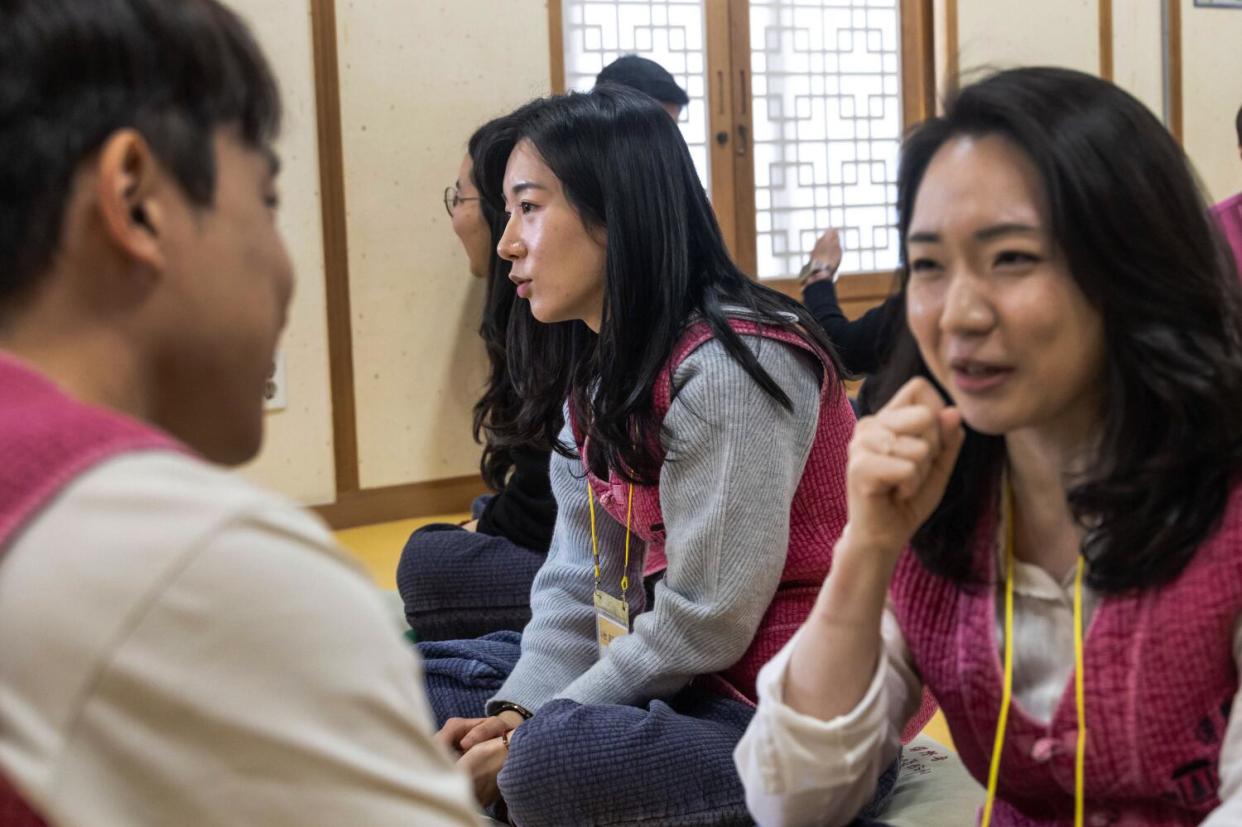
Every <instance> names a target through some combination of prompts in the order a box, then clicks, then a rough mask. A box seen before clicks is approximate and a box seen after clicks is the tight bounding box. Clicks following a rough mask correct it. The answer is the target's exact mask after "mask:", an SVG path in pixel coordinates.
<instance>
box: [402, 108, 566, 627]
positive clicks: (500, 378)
mask: <svg viewBox="0 0 1242 827" xmlns="http://www.w3.org/2000/svg"><path fill="white" fill-rule="evenodd" d="M508 128H509V126H508V124H507V122H506V121H505V119H503V118H501V119H497V120H494V121H491V122H490V123H487V124H485V125H484V126H482V127H480V128H479V130H478V131H476V132H475V133H474V135H473V136H471V138H470V143H469V151H468V152H467V153H466V156H465V158H464V159H463V160H462V165H461V170H460V172H459V174H458V177H457V181H456V182H454V184H453V185H452V186H450V187H449V188H448V189H447V190H446V191H445V193H444V206H445V209H446V210H448V213H449V216H450V217H451V218H452V222H453V231H454V233H456V234H457V237H458V239H459V240H460V241H461V244H462V247H463V248H464V249H465V251H466V257H467V259H468V261H469V264H470V272H471V274H472V275H474V276H475V277H476V278H480V279H486V280H487V298H486V300H485V303H484V312H483V322H482V325H481V326H480V328H479V335H480V336H481V337H482V339H483V342H484V344H485V346H486V349H487V355H488V362H489V369H490V374H489V377H488V383H487V388H486V390H485V391H484V393H483V396H482V397H481V398H480V399H479V401H478V403H476V405H475V408H474V437H475V439H476V440H479V441H480V442H482V443H483V457H482V459H481V461H480V470H481V472H482V477H483V481H484V482H485V483H486V484H487V485H488V487H489V488H491V489H492V491H493V492H494V493H492V494H488V495H484V496H482V497H479V498H478V499H476V500H475V502H474V505H473V507H472V509H471V517H472V522H468V523H465V524H464V525H460V526H458V525H451V524H444V523H436V524H432V525H428V526H424V527H423V528H420V529H419V530H417V531H415V532H414V533H413V534H411V535H410V538H409V540H407V541H406V544H405V549H404V550H403V551H402V553H401V560H400V562H399V563H398V565H397V590H398V591H399V592H400V594H401V599H402V601H403V603H404V604H405V617H406V621H407V622H408V623H409V624H410V627H411V628H412V629H413V630H414V632H415V633H416V634H417V635H418V637H419V639H420V640H453V639H458V638H469V637H478V636H481V635H485V634H488V633H490V632H497V631H503V630H514V631H520V630H521V629H522V628H523V627H524V626H525V625H526V622H527V621H528V620H529V619H530V585H531V581H532V580H533V579H534V577H535V572H536V571H538V570H539V566H540V565H541V564H542V563H543V560H544V557H545V556H546V554H547V551H548V546H549V544H550V543H551V540H552V526H553V524H554V523H555V522H556V501H555V500H554V499H553V497H552V488H551V486H550V484H549V482H548V460H549V452H548V451H547V450H545V449H538V448H532V447H530V446H529V445H528V444H524V443H523V442H522V441H521V440H520V439H518V440H514V439H509V438H503V437H499V436H497V435H496V433H495V431H496V429H497V426H499V425H501V424H503V423H506V422H509V421H510V420H511V419H512V418H513V417H514V416H515V415H516V413H517V412H518V411H519V410H520V409H521V405H522V402H521V400H522V398H523V396H524V395H526V393H527V391H530V390H536V391H537V389H538V388H539V387H541V385H540V383H541V382H543V381H546V380H544V378H543V375H542V374H541V373H540V372H539V371H538V370H533V369H523V370H520V371H517V370H513V369H512V362H513V360H514V359H516V358H520V353H518V352H514V351H513V350H511V348H510V344H509V343H510V342H512V341H524V338H523V336H519V335H517V333H516V331H519V330H523V329H525V326H527V325H531V326H533V321H532V320H531V319H530V310H529V307H528V305H527V304H526V303H525V302H522V303H517V302H516V293H515V287H514V285H513V283H512V282H510V281H509V262H507V261H503V260H501V259H500V258H499V256H497V255H496V244H497V243H498V242H499V240H500V236H501V233H502V232H503V231H504V224H505V212H504V205H503V204H497V203H494V202H493V201H492V200H489V199H488V198H487V197H486V196H485V195H484V193H485V192H486V191H487V190H486V188H484V187H481V186H480V182H481V181H482V180H483V178H484V176H486V175H492V176H493V177H494V178H495V179H496V180H497V181H499V180H500V178H501V177H502V176H503V175H504V168H503V166H501V167H500V168H498V169H488V168H487V166H486V161H485V160H484V153H485V152H486V149H487V147H488V145H489V144H490V142H492V141H495V140H500V139H501V138H502V137H503V136H504V135H505V130H506V129H508ZM493 191H499V185H497V186H496V187H494V188H493ZM531 335H535V336H541V337H547V338H549V339H550V340H551V343H552V346H553V348H554V349H555V347H556V343H557V341H559V337H561V331H560V330H558V328H557V326H555V325H552V326H547V325H539V326H537V327H536V329H535V330H533V331H532V334H531Z"/></svg>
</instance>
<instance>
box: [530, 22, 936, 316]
mask: <svg viewBox="0 0 1242 827" xmlns="http://www.w3.org/2000/svg"><path fill="white" fill-rule="evenodd" d="M704 6H705V12H706V14H705V16H706V31H705V34H706V47H707V92H708V101H707V110H708V149H709V162H710V165H711V177H712V206H713V207H714V209H715V211H716V219H717V221H719V222H720V230H721V233H722V234H723V235H724V238H725V243H726V244H727V245H728V246H729V250H730V252H731V253H732V254H733V257H734V259H735V260H736V261H737V263H738V265H739V266H740V267H741V268H742V269H743V270H744V271H746V272H747V273H755V272H756V271H757V270H758V250H757V249H756V244H757V239H758V237H757V233H756V227H755V161H754V154H753V152H752V143H751V137H752V136H753V134H754V129H753V119H752V114H751V84H750V77H751V67H750V3H749V0H705V2H704ZM932 7H933V0H900V14H901V93H902V130H903V131H905V130H908V129H909V128H910V127H911V126H913V125H914V124H916V123H918V122H919V121H921V120H923V119H924V118H926V117H928V115H930V114H932V113H933V112H934V111H935V102H936V67H935V27H934V25H933V18H932V13H933V11H932ZM563 15H564V9H563V5H562V0H549V2H548V36H549V39H548V43H549V49H550V55H549V57H550V65H551V74H552V91H553V92H556V93H560V92H564V91H565V29H564V16H563ZM763 283H764V284H766V285H768V286H770V287H773V288H775V289H777V290H780V291H781V292H783V293H786V294H788V295H791V296H794V297H800V295H801V293H800V290H799V288H798V284H797V280H796V279H792V278H776V279H764V282H763ZM894 283H895V280H894V279H893V273H892V272H889V271H882V272H875V271H873V272H866V273H851V274H850V275H847V276H843V277H842V278H841V279H840V281H838V283H837V289H838V292H839V294H840V296H841V301H842V306H843V307H844V308H845V309H846V311H847V313H849V314H850V315H854V314H856V313H859V312H862V310H865V309H866V307H868V306H871V305H873V304H875V303H877V302H879V301H882V300H883V299H884V298H885V297H886V296H887V295H888V294H889V293H890V292H891V291H892V289H893V285H894Z"/></svg>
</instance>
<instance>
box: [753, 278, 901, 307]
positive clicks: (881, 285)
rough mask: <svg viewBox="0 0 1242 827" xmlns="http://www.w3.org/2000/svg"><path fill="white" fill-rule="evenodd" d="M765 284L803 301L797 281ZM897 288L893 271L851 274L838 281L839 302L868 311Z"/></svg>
mask: <svg viewBox="0 0 1242 827" xmlns="http://www.w3.org/2000/svg"><path fill="white" fill-rule="evenodd" d="M763 284H764V286H766V287H771V288H772V289H773V290H779V291H780V292H782V293H784V294H785V295H786V296H789V297H790V298H793V299H797V300H798V301H802V287H801V285H799V284H798V280H797V279H764V280H763ZM897 287H898V283H897V276H896V274H895V273H893V272H891V271H876V272H871V273H851V274H850V275H848V276H841V278H839V279H838V280H837V300H838V301H840V302H841V304H842V306H844V305H846V304H857V305H858V306H859V307H861V309H862V310H866V309H867V308H868V307H874V306H875V305H877V304H879V303H880V302H882V301H884V300H885V299H887V298H888V297H889V296H890V295H892V294H893V293H895V292H896V291H897Z"/></svg>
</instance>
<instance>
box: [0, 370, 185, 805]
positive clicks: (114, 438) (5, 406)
mask: <svg viewBox="0 0 1242 827" xmlns="http://www.w3.org/2000/svg"><path fill="white" fill-rule="evenodd" d="M152 449H170V450H184V448H182V447H181V446H179V445H178V444H177V443H175V442H173V440H171V439H170V438H169V437H167V436H165V435H163V434H160V433H158V432H156V431H155V430H153V429H152V428H151V427H149V426H147V425H143V424H141V423H139V422H137V421H135V420H132V419H129V418H127V417H124V416H121V415H120V414H116V413H113V412H111V411H106V410H103V409H101V408H94V407H91V406H88V405H84V404H82V403H80V402H77V401H75V400H73V399H70V398H69V397H68V396H66V395H65V394H64V393H62V392H61V391H60V390H59V389H58V388H57V387H56V386H55V385H53V384H52V383H51V382H49V381H48V380H47V379H45V378H44V377H42V376H40V375H38V374H37V373H34V372H32V371H31V370H29V369H28V368H26V367H24V366H23V365H21V364H19V363H18V362H16V361H15V360H13V359H12V358H10V357H8V356H6V355H4V354H3V353H0V560H2V559H3V557H2V555H3V554H4V552H5V551H6V550H7V549H8V548H9V547H10V546H12V544H13V541H14V540H15V539H16V538H17V536H18V535H19V534H20V532H21V530H22V528H24V527H25V526H26V525H27V524H28V523H29V522H30V521H31V520H32V519H33V518H34V517H35V516H36V515H37V514H38V513H39V511H40V510H42V509H43V507H44V506H46V505H47V504H48V503H49V502H51V501H52V500H53V499H54V498H55V497H56V495H57V494H58V493H60V491H61V490H62V489H64V487H65V486H66V485H68V484H69V483H70V482H72V481H73V480H74V479H75V478H77V477H78V476H79V475H80V474H82V473H84V472H85V471H87V470H89V469H90V468H92V467H93V466H95V465H97V464H98V463H100V462H102V461H104V460H106V459H109V458H111V457H115V456H117V455H119V454H124V453H129V452H131V451H139V450H152ZM43 824H44V822H43V820H42V819H41V818H40V817H39V816H38V815H37V814H36V813H35V812H34V810H33V809H31V808H30V807H29V806H28V805H27V804H26V802H25V801H24V800H23V799H22V797H21V795H20V794H19V793H18V792H17V791H16V790H15V789H14V788H13V786H12V785H11V784H10V783H9V782H8V780H7V778H6V777H5V774H4V772H3V768H2V767H0V825H3V827H42V825H43Z"/></svg>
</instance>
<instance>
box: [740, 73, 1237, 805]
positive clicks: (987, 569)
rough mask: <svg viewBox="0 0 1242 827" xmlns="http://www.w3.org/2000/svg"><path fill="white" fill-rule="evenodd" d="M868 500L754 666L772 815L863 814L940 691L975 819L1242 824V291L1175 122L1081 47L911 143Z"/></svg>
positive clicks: (862, 497)
mask: <svg viewBox="0 0 1242 827" xmlns="http://www.w3.org/2000/svg"><path fill="white" fill-rule="evenodd" d="M898 197H899V221H900V226H899V229H900V233H901V239H902V256H903V271H904V272H903V284H902V301H903V302H904V316H905V319H906V322H907V324H906V325H903V326H902V330H901V338H900V340H899V342H898V343H897V345H896V350H895V353H894V356H893V360H892V361H891V362H890V364H889V365H888V367H887V368H886V369H885V370H884V371H882V372H881V374H880V375H879V377H878V379H879V381H878V382H877V383H876V384H875V385H874V386H872V388H871V390H872V391H874V392H875V393H876V394H877V402H878V405H877V406H876V409H878V410H879V412H878V413H877V414H876V415H875V416H873V417H868V418H865V419H863V420H861V421H860V422H859V425H858V429H857V431H856V433H855V435H854V439H853V441H852V443H851V446H850V466H849V483H848V492H849V522H848V524H847V526H846V528H845V531H844V532H843V534H842V536H841V539H840V541H839V542H838V543H837V546H836V550H835V553H834V558H833V568H832V571H831V572H830V573H829V575H828V578H827V579H826V581H825V583H824V586H823V590H822V591H821V593H820V597H819V599H818V601H817V603H816V606H815V608H814V611H813V612H812V614H811V616H810V617H809V618H808V620H807V622H806V624H805V626H804V627H803V628H802V630H801V631H800V632H799V633H798V635H797V637H795V638H794V640H793V641H791V642H790V643H789V645H788V646H786V648H785V649H784V650H783V651H782V652H781V654H779V655H778V656H777V657H776V658H775V659H774V660H773V661H772V662H771V663H770V664H769V665H768V666H767V667H765V669H764V672H763V673H762V675H761V676H760V678H759V694H760V698H761V700H760V705H759V711H758V713H757V714H756V716H755V719H754V722H753V723H752V725H751V729H750V731H749V732H748V733H747V736H746V738H745V739H744V741H743V742H742V744H741V745H740V746H739V749H738V753H737V761H738V766H739V769H740V770H741V773H742V776H743V777H744V779H745V780H746V785H747V789H748V793H749V800H750V802H751V805H752V807H753V809H754V811H755V813H756V814H757V815H759V816H760V820H761V821H763V822H764V823H765V824H767V823H770V824H782V823H797V824H803V823H815V824H844V823H846V822H848V821H849V820H850V819H851V818H852V817H853V816H854V814H855V813H856V812H857V811H858V810H859V808H860V807H861V806H862V805H864V804H865V803H866V801H867V800H868V798H869V789H868V788H869V784H870V783H871V779H873V778H874V777H875V775H876V774H877V773H878V772H880V770H881V769H882V768H884V767H885V766H887V762H889V761H891V760H892V758H893V756H894V755H895V754H896V751H897V744H898V740H897V733H898V732H899V731H900V729H901V726H902V723H903V721H904V719H905V716H906V715H907V714H908V712H909V710H911V709H912V708H913V706H914V705H915V704H916V703H917V699H918V698H919V696H920V692H921V689H922V688H923V687H924V686H926V687H928V688H930V690H931V691H932V693H933V694H934V696H935V698H936V699H937V701H939V703H940V706H941V708H942V709H943V710H944V713H945V716H946V719H947V721H948V724H949V728H950V730H951V732H952V735H953V741H954V744H955V746H956V747H957V749H958V750H959V752H960V754H961V756H962V759H963V761H964V762H965V764H966V766H967V768H968V769H969V770H970V771H971V774H972V775H974V776H975V778H976V779H977V780H978V781H979V782H980V784H982V785H985V786H986V787H987V790H988V795H987V802H986V804H985V805H984V809H983V824H984V825H988V824H997V825H1001V824H1003V825H1034V824H1040V825H1053V824H1083V823H1087V824H1117V825H1121V824H1157V825H1182V824H1186V825H1189V824H1199V823H1200V822H1202V821H1203V820H1204V819H1206V820H1207V821H1206V822H1205V823H1209V824H1212V825H1225V824H1238V823H1242V797H1240V796H1239V790H1240V789H1242V728H1240V727H1239V725H1238V724H1237V716H1236V715H1233V714H1232V712H1234V711H1236V710H1237V708H1238V705H1237V704H1236V703H1235V700H1236V699H1237V694H1238V688H1239V681H1238V674H1239V663H1242V622H1240V620H1242V484H1240V481H1239V477H1238V471H1239V468H1240V467H1242V466H1240V463H1242V425H1240V422H1242V420H1239V412H1240V411H1242V288H1240V287H1239V284H1238V279H1237V276H1236V275H1235V273H1234V272H1233V268H1232V266H1231V264H1230V262H1229V258H1228V253H1227V251H1226V250H1225V249H1224V248H1223V246H1222V245H1221V244H1220V242H1219V240H1218V238H1217V237H1216V236H1215V234H1214V232H1213V230H1212V227H1211V226H1210V224H1209V219H1208V213H1207V208H1206V205H1205V204H1204V201H1203V198H1202V195H1201V194H1200V192H1199V190H1198V188H1197V186H1196V184H1195V180H1194V176H1193V174H1192V172H1191V170H1190V167H1189V164H1188V162H1187V160H1186V157H1185V155H1184V154H1183V153H1182V151H1181V149H1180V147H1178V145H1177V143H1176V142H1175V141H1174V140H1173V138H1172V137H1171V136H1170V135H1169V134H1168V132H1167V131H1165V129H1164V128H1163V127H1162V126H1161V124H1160V123H1159V122H1158V121H1157V120H1156V118H1155V117H1154V116H1153V115H1152V114H1151V113H1150V112H1149V111H1148V110H1147V109H1146V107H1144V106H1143V104H1141V103H1140V102H1138V101H1137V100H1135V99H1134V98H1133V97H1132V96H1130V95H1129V94H1127V93H1125V92H1124V91H1122V90H1121V89H1119V88H1117V87H1116V86H1114V85H1112V84H1110V83H1108V82H1106V81H1103V80H1100V79H1099V78H1095V77H1092V76H1090V75H1085V74H1081V73H1078V72H1072V71H1068V70H1062V69H1047V68H1029V69H1017V70H1012V71H1008V72H1000V73H998V74H995V75H992V76H990V77H988V78H986V79H984V80H982V81H980V82H978V83H975V84H972V85H970V86H967V87H966V88H964V89H963V90H962V91H961V92H960V93H958V94H957V95H956V96H954V97H953V98H952V99H951V100H950V101H949V102H948V104H947V106H946V111H945V114H944V115H943V116H942V117H938V118H933V119H932V120H930V121H928V122H926V123H924V124H923V125H921V126H920V127H919V128H918V129H917V130H916V131H915V132H914V133H913V134H912V135H911V136H910V137H909V138H908V139H907V141H906V144H905V146H904V149H903V153H902V160H901V168H900V173H899V184H898Z"/></svg>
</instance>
